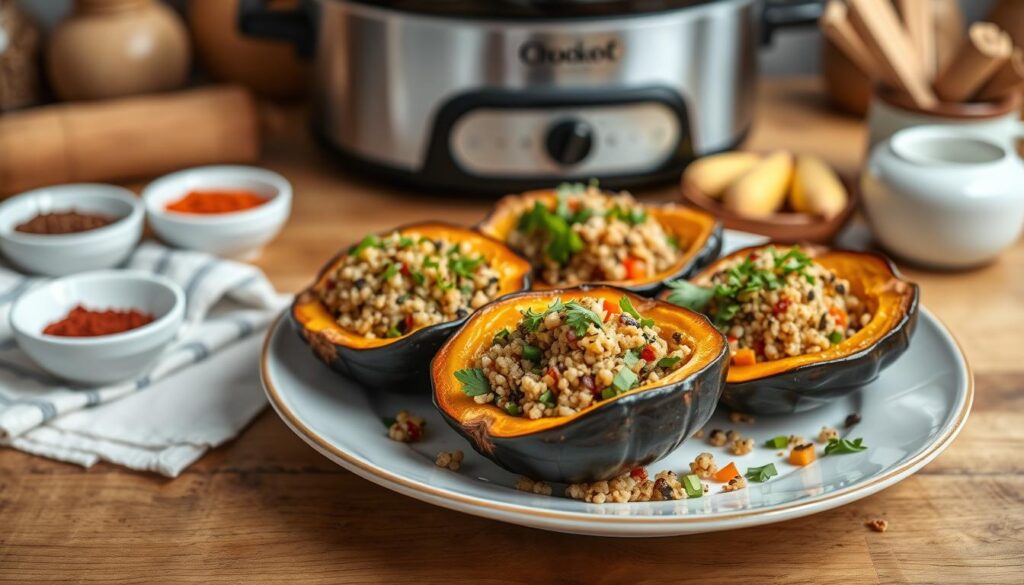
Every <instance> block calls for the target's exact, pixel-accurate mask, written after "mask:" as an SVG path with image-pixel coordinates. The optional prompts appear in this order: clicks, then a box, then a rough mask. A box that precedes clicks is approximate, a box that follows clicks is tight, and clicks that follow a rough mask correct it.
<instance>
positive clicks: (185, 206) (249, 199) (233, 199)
mask: <svg viewBox="0 0 1024 585" xmlns="http://www.w3.org/2000/svg"><path fill="white" fill-rule="evenodd" d="M267 201H268V199H267V198H266V197H261V196H259V195H258V194H256V193H253V192H252V191H246V190H244V189H236V190H226V189H225V190H220V191H190V192H189V193H188V195H185V196H184V197H182V198H181V199H178V200H176V201H172V202H170V203H168V204H167V207H166V209H167V211H176V212H178V213H201V214H213V213H233V212H236V211H245V210H246V209H252V208H253V207H259V206H260V205H263V204H264V203H266V202H267Z"/></svg>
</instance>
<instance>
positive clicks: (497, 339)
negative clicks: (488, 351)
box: [491, 327, 509, 343]
mask: <svg viewBox="0 0 1024 585" xmlns="http://www.w3.org/2000/svg"><path fill="white" fill-rule="evenodd" d="M508 336H509V330H508V328H504V327H503V328H502V329H501V331H499V332H497V333H495V334H494V339H492V340H491V343H505V342H506V341H508Z"/></svg>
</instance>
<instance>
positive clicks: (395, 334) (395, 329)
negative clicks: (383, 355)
mask: <svg viewBox="0 0 1024 585" xmlns="http://www.w3.org/2000/svg"><path fill="white" fill-rule="evenodd" d="M384 336H385V337H401V336H402V332H401V331H399V330H398V327H395V326H394V325H392V326H391V327H390V328H389V329H388V331H387V333H385V334H384Z"/></svg>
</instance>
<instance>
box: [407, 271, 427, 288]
mask: <svg viewBox="0 0 1024 585" xmlns="http://www.w3.org/2000/svg"><path fill="white" fill-rule="evenodd" d="M411 274H412V279H413V280H415V281H416V284H418V285H420V286H423V283H425V282H427V277H426V276H423V273H422V272H412V273H411Z"/></svg>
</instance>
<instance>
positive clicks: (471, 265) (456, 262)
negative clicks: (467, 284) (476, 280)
mask: <svg viewBox="0 0 1024 585" xmlns="http://www.w3.org/2000/svg"><path fill="white" fill-rule="evenodd" d="M483 263H484V257H483V256H480V257H478V258H466V257H465V256H454V257H452V258H451V259H449V260H448V269H449V270H451V271H452V272H454V273H455V274H458V275H459V276H461V277H463V278H473V272H475V271H476V269H477V268H479V267H480V265H482V264H483Z"/></svg>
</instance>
